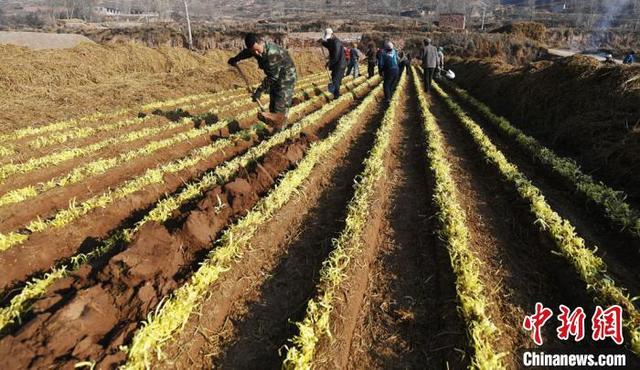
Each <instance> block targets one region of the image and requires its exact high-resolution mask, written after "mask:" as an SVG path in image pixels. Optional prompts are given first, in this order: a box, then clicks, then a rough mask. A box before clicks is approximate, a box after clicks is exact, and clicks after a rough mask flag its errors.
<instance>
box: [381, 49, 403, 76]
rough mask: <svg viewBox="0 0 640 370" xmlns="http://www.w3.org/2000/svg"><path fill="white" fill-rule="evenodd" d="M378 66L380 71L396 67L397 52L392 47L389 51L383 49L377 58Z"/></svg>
mask: <svg viewBox="0 0 640 370" xmlns="http://www.w3.org/2000/svg"><path fill="white" fill-rule="evenodd" d="M378 66H379V68H380V71H387V70H391V69H398V68H399V67H398V52H397V51H396V50H395V49H393V50H391V51H386V50H385V51H383V52H382V53H380V58H379V60H378Z"/></svg>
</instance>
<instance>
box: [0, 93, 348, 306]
mask: <svg viewBox="0 0 640 370" xmlns="http://www.w3.org/2000/svg"><path fill="white" fill-rule="evenodd" d="M323 104H325V99H320V101H318V102H316V103H315V104H313V105H312V106H310V107H309V108H308V109H305V111H304V112H300V113H299V115H298V116H294V115H292V116H291V117H290V120H291V121H292V122H293V121H296V120H298V119H300V118H302V117H303V116H304V115H305V114H308V113H310V112H311V111H313V110H315V109H319V108H320V107H321V106H322V105H323ZM342 109H344V106H343V107H337V108H336V109H335V110H334V111H332V112H329V113H327V115H325V117H324V118H323V119H321V120H320V121H318V122H317V125H319V124H322V123H323V122H326V120H327V119H329V118H330V117H333V116H334V115H335V114H337V113H338V112H341V110H342ZM253 122H255V118H252V119H251V120H250V121H248V122H247V123H240V124H241V126H244V127H247V126H248V125H250V124H251V123H253ZM221 135H223V136H227V135H229V133H228V132H221ZM259 140H260V138H259V137H257V136H255V135H254V136H251V137H249V138H247V139H246V140H245V139H242V140H238V141H236V142H235V143H234V145H233V146H232V147H229V148H225V150H223V151H221V152H219V153H217V154H216V155H214V156H212V157H211V158H209V159H207V160H204V161H201V162H200V163H198V165H196V166H194V167H193V168H190V169H188V170H184V171H181V172H180V173H176V174H171V175H167V176H165V181H164V183H163V184H154V185H151V186H149V187H147V188H145V189H143V190H141V191H139V192H137V193H135V194H133V195H131V196H129V197H127V198H126V199H123V200H120V201H116V202H114V203H113V204H111V205H110V206H108V207H106V208H101V209H97V210H95V211H93V212H91V213H90V215H88V216H85V217H83V218H82V219H80V220H78V221H76V222H74V223H73V224H72V225H70V226H68V227H64V228H61V229H55V230H49V231H47V232H43V233H39V234H36V235H33V236H32V237H31V238H30V239H29V240H28V241H27V242H25V243H24V244H21V245H18V246H15V247H13V248H11V249H9V250H7V251H4V252H2V253H0V264H4V265H5V266H6V268H5V270H4V271H3V274H2V275H1V276H0V291H6V290H7V288H9V287H11V286H12V285H16V284H18V283H19V282H21V281H24V280H25V279H27V278H28V277H29V276H32V275H33V274H36V273H39V272H41V271H44V270H46V269H48V268H49V267H51V266H52V265H53V264H55V263H56V262H57V261H60V260H64V259H66V258H69V257H71V255H72V254H74V253H76V252H77V251H78V250H80V251H82V250H88V249H91V248H92V247H93V246H95V245H96V244H97V243H98V242H99V240H102V239H104V238H106V237H107V236H108V235H109V234H110V233H111V232H112V231H113V230H114V229H116V228H118V227H125V226H127V225H131V224H133V223H134V222H136V221H137V220H138V218H139V217H140V215H141V212H140V211H142V210H144V209H147V208H148V207H150V206H152V205H153V204H154V203H155V202H156V201H157V200H158V199H159V198H160V197H162V196H163V195H165V194H166V193H172V192H175V191H177V190H178V189H179V188H180V187H181V186H183V184H184V183H185V182H187V181H188V180H189V179H194V178H197V177H199V176H201V175H202V174H204V173H205V171H207V170H209V169H211V168H213V167H215V166H217V165H218V164H220V163H222V162H224V161H225V160H228V159H230V158H232V157H234V156H236V155H238V154H240V153H243V152H244V151H246V150H247V149H249V148H250V147H251V146H253V145H254V144H256V143H257V142H258V141H259ZM132 216H133V217H132ZM98 219H99V220H100V221H101V222H95V220H98ZM51 240H57V241H64V243H62V242H59V243H57V244H56V246H55V247H56V248H55V250H54V249H53V248H52V246H51ZM18 261H20V262H18ZM7 299H8V297H7ZM5 300H6V299H5Z"/></svg>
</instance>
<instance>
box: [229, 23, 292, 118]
mask: <svg viewBox="0 0 640 370" xmlns="http://www.w3.org/2000/svg"><path fill="white" fill-rule="evenodd" d="M244 43H245V45H246V47H247V48H246V49H244V50H242V51H241V52H240V53H239V54H238V55H236V56H235V57H233V58H231V59H229V61H228V63H229V64H230V65H232V66H236V64H237V63H238V62H239V61H241V60H243V59H248V58H251V57H254V58H256V60H257V61H258V67H260V69H262V70H263V71H264V73H265V74H266V77H265V79H264V80H263V81H262V84H261V85H260V86H259V87H258V88H257V89H256V91H255V92H254V93H253V95H252V98H253V100H254V101H257V100H258V99H259V98H260V96H261V95H262V94H263V93H264V92H267V91H268V92H269V95H270V97H271V101H270V103H269V112H261V113H259V114H258V118H259V119H260V120H262V121H264V122H265V123H267V124H269V125H271V126H273V127H274V128H275V129H282V128H283V127H284V126H285V125H286V121H287V113H288V111H289V108H290V107H291V101H292V98H293V89H294V87H295V84H296V78H297V73H296V66H295V65H294V64H293V60H292V59H291V56H289V53H288V52H287V51H286V50H285V49H283V48H281V47H280V46H278V45H276V44H274V43H272V42H268V41H264V40H263V39H262V37H261V36H259V35H256V34H255V33H249V34H247V35H246V36H245V38H244Z"/></svg>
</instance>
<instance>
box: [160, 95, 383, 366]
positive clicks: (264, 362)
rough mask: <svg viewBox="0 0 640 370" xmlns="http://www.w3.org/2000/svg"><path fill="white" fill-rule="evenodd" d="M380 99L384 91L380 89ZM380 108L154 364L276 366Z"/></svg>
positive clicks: (335, 229)
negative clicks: (164, 360) (163, 360)
mask: <svg viewBox="0 0 640 370" xmlns="http://www.w3.org/2000/svg"><path fill="white" fill-rule="evenodd" d="M378 99H379V100H381V97H378ZM380 113H381V112H380V111H379V110H376V111H373V112H368V113H367V114H366V115H364V116H361V117H359V118H358V123H356V125H355V127H353V128H352V129H351V131H350V133H349V134H348V137H347V138H345V140H344V141H342V142H341V143H339V144H338V146H337V147H336V148H335V149H334V150H332V151H330V152H328V153H327V158H325V159H323V161H322V162H321V163H319V164H318V165H317V166H316V168H314V171H313V172H312V174H311V175H310V177H309V178H308V180H307V182H306V183H305V185H304V189H305V190H304V193H303V194H300V195H298V196H296V197H294V198H293V199H292V200H291V201H290V202H288V203H287V204H286V205H285V206H284V207H283V208H282V209H281V210H279V211H278V213H277V214H276V215H274V216H273V217H272V218H271V220H270V221H269V222H267V223H266V224H264V225H262V226H261V227H260V229H259V230H258V232H256V236H255V237H254V238H253V239H252V241H251V245H252V249H251V251H247V252H246V253H245V254H243V257H242V260H241V261H239V263H238V264H237V265H236V266H234V267H233V268H232V270H231V271H229V273H227V274H226V275H224V276H223V277H222V278H221V279H220V280H219V281H218V282H217V283H216V285H215V286H213V287H212V288H211V290H210V294H211V295H210V296H209V297H208V298H207V299H206V301H205V302H204V303H203V306H202V308H201V309H200V312H202V313H206V314H202V315H192V317H191V319H190V322H189V324H188V325H187V327H186V329H185V330H184V331H183V333H182V334H181V335H180V336H179V337H178V339H177V340H176V341H175V342H174V343H173V344H172V345H171V346H170V347H169V348H166V349H165V351H164V353H165V354H166V355H167V358H168V360H167V361H166V362H165V363H162V364H154V367H156V368H178V369H191V368H234V369H253V368H274V369H275V368H279V367H280V366H281V363H282V359H281V357H280V355H281V354H282V353H281V351H280V349H281V347H282V346H283V345H285V344H286V342H287V339H288V338H289V337H290V336H291V335H292V334H294V333H295V330H296V327H295V325H294V322H295V321H297V320H298V319H302V318H303V317H304V314H305V307H306V303H307V301H308V299H309V298H311V297H312V295H313V293H314V292H315V286H316V283H317V279H318V274H317V272H318V271H319V270H320V268H321V264H322V261H324V259H325V258H326V256H327V255H328V253H329V251H330V248H331V238H333V237H335V236H336V235H337V234H338V233H339V232H340V230H341V229H342V227H343V225H344V217H345V214H346V204H347V203H348V201H349V200H350V198H351V196H352V194H353V181H352V180H353V179H354V178H355V176H356V175H357V174H358V173H360V172H361V170H362V169H363V164H362V162H363V160H364V158H366V156H367V153H368V150H369V149H370V148H371V145H372V143H373V140H374V136H375V135H374V132H375V129H376V128H377V127H378V126H379V122H380V118H381V114H380Z"/></svg>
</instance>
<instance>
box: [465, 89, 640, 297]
mask: <svg viewBox="0 0 640 370" xmlns="http://www.w3.org/2000/svg"><path fill="white" fill-rule="evenodd" d="M458 103H461V102H460V101H458ZM462 106H463V107H464V108H465V109H466V112H467V114H468V115H469V116H470V117H472V118H473V119H474V121H475V122H476V123H478V124H479V125H481V127H482V129H483V131H484V132H485V134H486V135H487V136H488V137H489V138H490V140H491V142H493V144H494V145H495V146H496V147H497V148H498V149H500V150H501V151H502V152H503V153H504V154H505V156H506V157H507V158H509V161H511V162H512V163H513V164H515V165H516V166H517V167H518V169H519V170H520V171H521V172H522V173H523V174H524V175H525V176H526V177H527V178H528V179H530V180H531V181H532V182H533V183H534V184H535V186H537V187H538V188H539V189H540V190H541V192H542V194H544V197H545V200H546V201H547V202H548V203H549V204H550V205H551V208H553V209H554V211H556V212H557V213H558V214H559V215H560V216H561V217H562V218H564V219H567V220H569V221H570V222H571V224H572V225H573V226H574V227H575V229H576V233H577V234H578V235H580V236H581V237H582V238H584V239H585V241H586V244H587V245H588V246H592V247H595V246H597V248H594V249H595V250H596V254H597V255H598V256H599V257H601V258H602V259H603V260H604V261H605V263H606V265H607V267H608V273H609V274H610V275H611V276H612V277H613V278H614V280H615V281H618V282H620V285H622V286H624V287H625V288H627V289H628V290H629V294H630V296H632V297H636V296H638V295H639V294H640V285H639V282H640V270H638V268H637V266H638V262H639V261H640V259H639V257H640V240H638V238H637V237H635V236H632V235H631V234H630V233H627V232H626V231H625V230H620V229H619V228H618V227H616V226H614V225H612V224H611V221H610V220H608V219H606V218H605V215H604V211H603V209H602V208H601V207H599V206H598V205H595V204H593V202H592V201H590V200H588V199H587V198H586V197H584V196H582V195H581V194H580V193H578V192H577V191H576V190H575V185H574V184H573V183H570V182H568V181H567V180H566V179H565V178H563V177H561V176H559V175H557V174H555V172H553V171H552V170H551V169H550V168H549V167H548V166H546V165H543V164H541V163H539V162H538V161H537V160H536V159H534V158H532V157H531V156H530V155H529V154H528V153H526V152H525V151H524V150H523V149H522V148H521V147H520V146H519V145H518V144H517V143H515V142H513V140H512V139H510V138H509V137H505V136H504V135H503V134H502V133H501V132H499V131H498V130H497V129H496V128H495V126H493V125H492V124H491V123H490V122H487V121H486V120H485V119H484V118H483V117H482V116H481V115H479V114H478V112H477V111H476V110H474V109H472V108H471V107H469V106H467V105H465V104H462Z"/></svg>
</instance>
